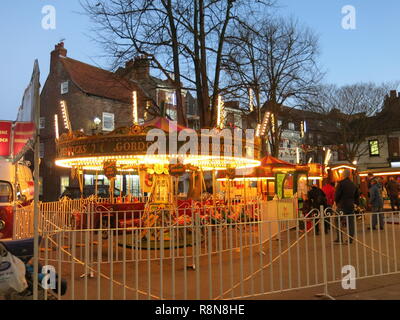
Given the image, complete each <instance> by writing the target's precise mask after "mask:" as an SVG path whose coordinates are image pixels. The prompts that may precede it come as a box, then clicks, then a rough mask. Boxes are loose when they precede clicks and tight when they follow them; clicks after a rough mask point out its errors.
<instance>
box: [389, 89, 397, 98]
mask: <svg viewBox="0 0 400 320" xmlns="http://www.w3.org/2000/svg"><path fill="white" fill-rule="evenodd" d="M390 98H391V99H395V98H397V91H396V90H390Z"/></svg>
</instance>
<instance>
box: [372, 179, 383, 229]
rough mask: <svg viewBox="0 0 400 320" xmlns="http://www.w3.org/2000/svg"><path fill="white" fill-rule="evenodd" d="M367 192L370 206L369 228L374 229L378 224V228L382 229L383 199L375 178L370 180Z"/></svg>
mask: <svg viewBox="0 0 400 320" xmlns="http://www.w3.org/2000/svg"><path fill="white" fill-rule="evenodd" d="M369 194H370V198H369V202H370V204H371V207H372V227H371V228H369V229H372V230H376V225H377V224H378V226H379V228H380V229H381V230H383V225H384V223H385V222H384V219H383V218H384V216H383V215H384V214H383V199H382V193H381V190H380V188H379V185H378V182H377V181H376V180H375V179H374V180H372V181H371V188H370V189H369Z"/></svg>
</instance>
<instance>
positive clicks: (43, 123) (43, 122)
mask: <svg viewBox="0 0 400 320" xmlns="http://www.w3.org/2000/svg"><path fill="white" fill-rule="evenodd" d="M45 126H46V118H45V117H40V120H39V129H44V128H45Z"/></svg>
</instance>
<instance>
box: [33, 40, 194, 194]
mask: <svg viewBox="0 0 400 320" xmlns="http://www.w3.org/2000/svg"><path fill="white" fill-rule="evenodd" d="M133 91H136V92H137V101H138V117H139V122H143V121H146V120H151V119H152V118H153V117H154V116H156V115H159V114H160V112H161V111H160V105H163V106H164V108H165V112H166V114H167V116H169V117H170V119H172V120H176V100H175V92H174V88H173V87H172V85H171V84H170V83H169V82H168V81H167V80H162V79H158V78H155V77H153V76H151V74H150V61H149V60H148V59H147V58H146V57H144V56H140V57H136V58H135V59H134V60H131V61H128V62H127V63H126V65H125V67H123V68H119V69H118V70H117V71H116V72H110V71H107V70H103V69H100V68H98V67H95V66H92V65H89V64H86V63H83V62H80V61H77V60H74V59H71V58H69V57H68V56H67V49H66V48H65V47H64V43H59V44H57V45H56V46H55V49H54V50H53V51H52V52H51V54H50V72H49V75H48V77H47V79H46V82H45V84H44V86H43V89H42V92H41V95H40V102H41V112H40V128H41V130H40V136H41V152H40V153H41V154H40V157H41V164H40V176H41V185H42V188H41V195H43V197H42V199H43V201H54V200H57V199H58V197H59V196H60V194H61V193H62V192H63V190H64V189H65V187H66V186H68V185H71V184H76V181H72V180H71V178H70V170H66V169H62V168H58V167H56V166H55V161H54V160H55V156H56V155H55V137H56V131H57V130H58V132H59V134H60V135H61V134H62V133H64V132H67V131H68V130H69V128H68V127H69V126H70V127H71V128H70V130H72V131H76V130H81V131H83V132H85V133H86V134H91V133H94V132H98V131H105V132H107V131H113V130H114V129H115V128H117V127H122V126H129V125H131V124H132V122H133V114H132V102H133ZM183 96H184V97H183V98H184V101H183V102H184V106H185V108H186V109H187V111H189V112H190V113H191V115H190V117H188V118H190V124H191V125H192V126H193V127H196V126H198V124H197V121H198V115H197V110H196V109H197V108H196V105H195V99H194V98H193V97H192V96H191V95H190V94H189V93H188V92H183ZM63 108H65V109H66V110H67V113H68V116H69V121H67V119H65V114H63ZM56 119H57V120H56ZM95 120H96V121H95ZM56 121H57V122H58V126H57V129H56V125H57V122H56ZM91 179H92V178H90V177H85V180H86V183H87V184H90V183H91V181H92V182H93V179H92V180H91Z"/></svg>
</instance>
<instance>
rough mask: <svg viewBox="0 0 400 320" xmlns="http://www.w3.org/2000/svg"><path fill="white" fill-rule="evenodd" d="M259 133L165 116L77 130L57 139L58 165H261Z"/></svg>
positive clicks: (100, 167) (83, 167) (90, 167)
mask: <svg viewBox="0 0 400 320" xmlns="http://www.w3.org/2000/svg"><path fill="white" fill-rule="evenodd" d="M258 158H259V145H258V143H257V141H255V140H254V138H251V137H245V133H243V132H242V131H240V130H236V131H234V130H232V129H223V130H219V129H212V130H204V129H203V130H201V132H198V131H195V130H193V129H189V128H185V127H182V126H178V125H177V124H176V122H172V121H169V120H167V119H165V118H156V119H154V120H152V121H149V122H147V123H144V124H143V125H133V126H131V127H122V128H118V129H116V130H114V131H112V132H110V133H99V134H95V135H86V134H85V133H83V132H80V131H75V132H70V133H65V134H63V135H61V136H60V138H59V139H58V140H57V158H56V165H57V166H60V167H65V168H74V169H79V170H89V171H103V170H104V168H105V166H106V164H108V163H113V166H114V167H115V168H116V169H117V170H118V171H119V172H125V171H126V172H129V171H136V170H137V169H138V168H139V167H140V166H152V165H171V164H180V165H182V166H184V167H185V168H186V167H189V166H194V167H197V168H199V169H202V170H223V169H227V168H235V169H240V168H251V167H256V166H258V165H260V161H259V160H257V159H258Z"/></svg>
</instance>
